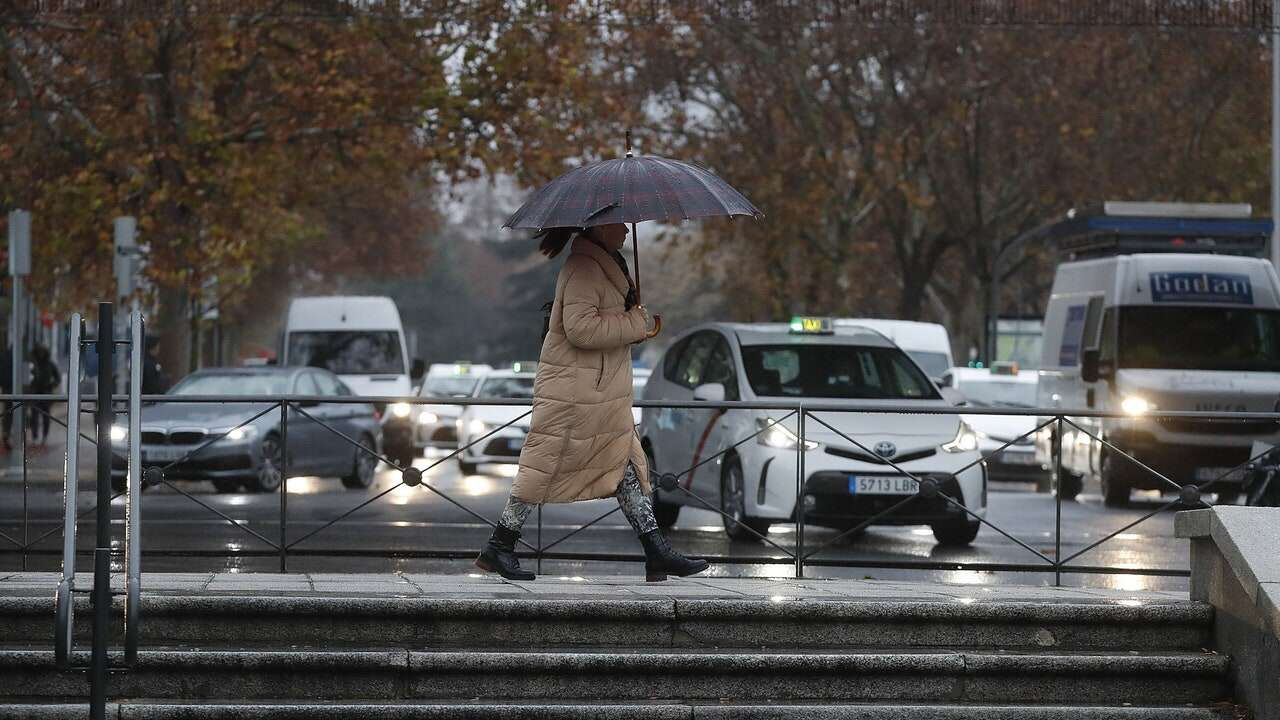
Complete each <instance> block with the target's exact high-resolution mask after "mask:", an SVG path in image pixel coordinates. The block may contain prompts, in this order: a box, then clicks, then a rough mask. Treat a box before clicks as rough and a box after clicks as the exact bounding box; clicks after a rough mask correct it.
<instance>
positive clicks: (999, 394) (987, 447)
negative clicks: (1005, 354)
mask: <svg viewBox="0 0 1280 720" xmlns="http://www.w3.org/2000/svg"><path fill="white" fill-rule="evenodd" d="M1037 381H1038V377H1037V376H1036V373H1035V371H1034V370H1033V371H1031V372H1019V370H1018V366H1017V365H1016V364H1014V363H1008V362H997V363H995V364H993V365H992V366H991V367H990V368H967V367H956V368H951V369H950V370H948V371H947V374H946V375H945V376H944V377H943V386H944V387H951V388H954V389H955V390H956V391H957V392H959V393H960V394H961V395H963V396H964V397H965V400H966V401H967V402H968V404H969V405H970V406H971V407H980V408H993V409H994V408H1013V409H1019V410H1026V409H1030V408H1034V407H1035V406H1036V384H1037ZM964 420H965V422H967V423H968V424H969V427H971V428H973V430H974V432H976V433H977V434H978V449H979V450H980V451H981V452H982V454H983V455H984V456H985V457H986V462H987V473H988V474H989V475H990V477H991V479H992V480H1011V481H1016V482H1034V483H1036V485H1037V487H1039V488H1041V489H1042V490H1045V491H1047V490H1048V489H1049V470H1048V468H1046V467H1045V466H1044V465H1043V464H1042V463H1041V462H1040V460H1039V459H1037V458H1036V438H1035V434H1034V432H1033V431H1034V430H1035V429H1036V425H1037V420H1036V417H1035V416H1034V415H965V417H964ZM1010 442H1011V443H1013V444H1012V445H1009V447H1007V448H1005V449H1004V450H1000V448H1001V446H1003V445H1005V444H1006V443H1010Z"/></svg>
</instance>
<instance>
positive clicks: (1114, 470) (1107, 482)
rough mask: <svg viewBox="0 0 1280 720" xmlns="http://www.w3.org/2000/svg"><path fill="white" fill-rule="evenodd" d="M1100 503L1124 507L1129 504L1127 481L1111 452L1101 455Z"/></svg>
mask: <svg viewBox="0 0 1280 720" xmlns="http://www.w3.org/2000/svg"><path fill="white" fill-rule="evenodd" d="M1099 474H1100V475H1101V476H1102V477H1101V481H1102V503H1103V504H1104V505H1106V506H1107V507H1117V508H1118V507H1125V506H1126V505H1128V504H1129V481H1128V478H1126V477H1125V476H1124V472H1123V471H1121V469H1120V467H1119V464H1118V461H1117V460H1116V459H1115V457H1114V456H1113V455H1112V454H1111V453H1106V454H1105V455H1103V456H1102V472H1101V473H1099Z"/></svg>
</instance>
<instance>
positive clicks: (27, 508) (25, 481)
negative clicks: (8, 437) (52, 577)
mask: <svg viewBox="0 0 1280 720" xmlns="http://www.w3.org/2000/svg"><path fill="white" fill-rule="evenodd" d="M18 407H19V408H20V412H21V413H22V414H23V415H26V414H27V406H26V404H25V403H24V404H22V405H19V406H18ZM18 434H19V435H21V436H22V441H21V442H20V443H19V444H18V452H20V453H22V571H23V572H26V571H27V550H28V549H29V546H28V543H30V542H31V540H30V535H29V533H28V531H27V529H28V527H29V526H30V522H31V518H30V515H31V503H30V500H29V497H28V496H29V495H30V491H31V480H30V478H29V477H27V431H26V428H25V427H21V428H19V433H18Z"/></svg>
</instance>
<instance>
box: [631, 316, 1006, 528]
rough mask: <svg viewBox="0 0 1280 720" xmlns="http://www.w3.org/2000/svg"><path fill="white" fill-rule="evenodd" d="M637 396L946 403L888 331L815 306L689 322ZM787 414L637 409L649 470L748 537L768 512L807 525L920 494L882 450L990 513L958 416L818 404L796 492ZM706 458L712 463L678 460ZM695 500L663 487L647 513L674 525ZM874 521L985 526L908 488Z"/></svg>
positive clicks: (972, 441) (866, 512)
mask: <svg viewBox="0 0 1280 720" xmlns="http://www.w3.org/2000/svg"><path fill="white" fill-rule="evenodd" d="M644 399H645V400H666V401H679V402H685V403H687V402H690V401H697V400H706V401H721V400H748V401H749V400H759V401H769V402H779V401H786V402H797V403H798V402H801V401H807V402H817V403H831V404H838V405H848V406H849V407H850V408H853V407H858V406H861V407H868V406H870V407H874V406H882V407H883V406H889V405H892V406H902V407H907V408H915V407H918V408H922V409H924V408H937V407H948V406H949V405H948V403H947V402H946V401H945V400H944V399H943V398H942V396H941V394H940V393H939V391H938V388H937V387H935V386H934V384H933V383H932V382H930V381H929V378H928V377H927V376H926V375H925V373H924V371H923V370H921V368H920V366H919V365H917V364H916V362H915V361H913V360H912V359H911V357H909V356H908V355H907V354H906V353H905V352H903V351H902V350H901V349H900V348H898V347H897V346H896V345H894V344H893V342H892V341H890V340H889V339H888V338H887V337H885V336H884V335H882V334H880V333H878V332H876V331H874V330H870V329H866V328H862V327H856V326H855V327H848V328H841V327H837V326H835V325H834V324H833V323H832V322H831V321H830V320H828V319H825V318H802V319H798V321H795V322H792V323H791V324H781V323H752V324H735V323H711V324H708V325H702V326H700V327H697V328H694V329H693V330H691V331H689V332H688V333H686V334H685V335H683V336H681V337H680V338H678V339H677V340H676V341H675V342H674V343H673V344H672V346H671V347H670V349H668V350H667V352H666V353H665V354H664V355H663V358H662V361H661V362H660V363H659V364H658V365H657V367H655V368H654V371H653V375H652V376H650V378H649V382H648V383H647V384H646V386H645V392H644ZM787 416H788V413H787V412H786V411H776V410H728V411H724V410H714V409H706V410H701V409H696V408H695V409H684V408H645V409H644V412H643V421H642V422H641V425H640V434H641V443H642V445H643V446H644V448H645V451H646V452H647V453H648V454H649V459H650V464H651V465H652V466H653V467H654V468H655V469H656V470H657V471H658V472H659V473H668V472H670V473H677V474H679V473H682V472H683V473H684V474H682V475H680V482H681V483H682V486H683V488H684V490H687V491H688V492H689V493H692V494H693V495H696V496H698V497H700V498H702V499H704V500H706V501H707V502H710V503H712V504H717V505H718V507H719V508H720V510H721V511H722V512H723V513H724V514H725V515H727V516H728V518H731V519H726V520H725V522H724V526H725V532H726V533H727V534H728V535H729V536H730V537H731V538H735V539H739V538H742V539H745V538H750V537H754V535H753V534H752V532H751V531H754V532H757V533H761V534H763V533H765V532H766V531H767V530H768V528H769V525H770V524H771V523H775V522H793V521H794V518H795V516H796V513H797V512H802V513H804V519H805V523H807V524H811V525H821V526H826V527H834V528H851V527H854V526H856V525H857V524H859V523H861V522H863V521H865V520H867V519H869V518H871V517H872V516H874V515H876V514H878V513H880V512H881V511H883V510H885V509H886V508H889V507H890V506H893V505H895V504H897V503H899V502H901V501H903V500H905V499H907V498H908V497H910V496H913V495H917V488H918V485H917V483H916V482H915V481H914V480H912V479H911V478H909V477H906V476H905V475H903V474H901V473H899V472H898V471H897V470H895V469H894V468H893V467H891V466H890V465H889V460H892V461H893V462H894V463H896V464H897V465H898V466H899V467H901V468H902V469H903V470H906V471H908V472H910V473H912V474H913V475H914V476H916V477H917V478H929V479H933V480H935V481H936V482H937V484H938V488H939V489H940V490H941V491H942V492H943V493H946V494H947V495H948V496H949V497H951V498H954V499H955V500H957V501H959V502H960V503H961V504H962V505H963V507H964V508H967V509H968V510H969V511H971V512H972V513H974V515H976V516H978V517H981V516H983V515H985V513H986V507H987V482H986V471H985V468H984V467H983V465H982V462H981V460H980V456H979V455H978V439H977V435H976V434H975V433H974V432H973V430H972V429H970V428H969V426H968V425H966V424H965V423H964V422H963V421H962V420H961V419H960V418H959V417H957V416H956V415H950V414H927V415H926V414H892V413H859V412H818V413H814V414H813V415H812V416H810V417H808V419H807V420H806V422H805V436H804V449H803V452H804V453H805V477H804V484H803V491H802V492H801V493H800V495H799V497H798V496H797V487H796V477H795V469H796V457H797V452H799V451H800V448H799V445H800V442H801V440H800V438H799V437H798V434H797V422H796V418H795V417H787ZM824 422H825V423H827V424H829V425H830V426H831V428H835V429H836V430H839V431H840V432H839V433H837V432H834V431H833V430H832V429H829V428H827V427H824V426H823V424H822V423H824ZM840 433H843V434H844V435H847V436H848V437H850V438H854V439H856V440H857V441H858V444H859V445H861V446H862V447H858V446H857V445H855V444H854V443H852V442H850V441H849V440H848V439H846V438H845V437H842V436H841V434H840ZM753 434H754V440H751V439H750V438H752V436H753ZM722 451H726V452H725V454H723V455H719V456H718V457H717V455H718V454H719V453H721V452H722ZM712 457H717V459H716V461H715V462H712V463H708V464H706V465H704V466H702V467H700V468H697V469H696V470H692V471H689V472H684V471H686V470H688V469H689V468H693V467H694V466H695V465H697V464H698V463H700V462H703V461H704V460H705V459H707V458H712ZM700 504H701V503H699V502H698V500H696V499H694V498H692V497H690V495H689V494H688V493H686V492H682V491H680V490H675V491H667V490H661V489H659V490H658V492H657V494H656V496H655V514H656V515H657V517H658V521H659V523H660V524H662V525H671V524H673V523H674V522H675V521H676V518H677V515H678V513H679V510H680V506H681V505H695V506H698V505H700ZM877 523H879V524H884V525H929V526H930V527H931V528H932V530H933V534H934V536H935V537H936V538H937V540H938V542H940V543H943V544H967V543H969V542H972V541H973V539H974V538H975V537H976V536H977V534H978V530H979V528H980V525H981V523H980V522H979V521H978V520H977V519H975V518H974V517H973V516H971V515H969V514H967V513H966V512H964V510H962V509H961V508H960V507H957V506H955V505H953V504H951V503H948V502H946V500H944V499H943V498H941V497H931V498H926V497H916V498H915V499H912V500H910V501H909V502H908V503H906V504H905V505H904V506H903V507H902V508H900V509H899V510H897V511H895V512H892V513H890V514H888V515H886V516H885V517H882V518H880V519H879V520H877Z"/></svg>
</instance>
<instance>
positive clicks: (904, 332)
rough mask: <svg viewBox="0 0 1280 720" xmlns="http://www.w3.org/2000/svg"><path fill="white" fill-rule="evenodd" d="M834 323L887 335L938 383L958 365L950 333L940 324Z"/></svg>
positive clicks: (881, 320) (861, 320)
mask: <svg viewBox="0 0 1280 720" xmlns="http://www.w3.org/2000/svg"><path fill="white" fill-rule="evenodd" d="M835 326H836V327H837V328H854V327H864V328H869V329H871V330H875V331H876V332H878V333H880V334H881V335H884V336H885V337H887V338H889V339H890V340H892V341H893V342H894V344H895V345H897V346H898V347H900V348H902V349H903V350H904V351H906V353H907V355H910V356H911V359H912V360H915V361H916V364H917V365H919V366H920V369H922V370H924V372H925V374H926V375H928V376H929V379H930V380H933V381H934V382H935V383H938V382H940V381H941V380H942V378H943V376H944V375H945V374H946V372H947V371H948V370H950V369H951V368H952V367H954V366H955V364H956V363H955V360H954V359H953V358H952V356H951V336H949V335H948V334H947V329H946V328H945V327H943V326H942V325H939V324H938V323H931V322H918V321H915V320H887V319H884V318H837V319H836V320H835Z"/></svg>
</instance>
